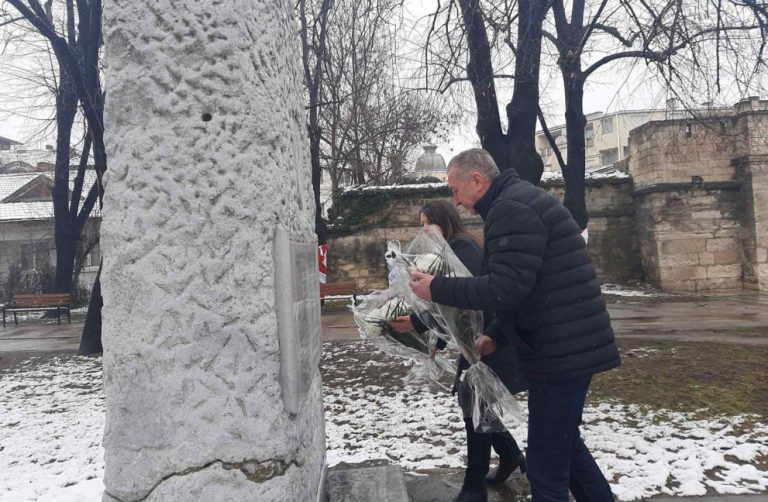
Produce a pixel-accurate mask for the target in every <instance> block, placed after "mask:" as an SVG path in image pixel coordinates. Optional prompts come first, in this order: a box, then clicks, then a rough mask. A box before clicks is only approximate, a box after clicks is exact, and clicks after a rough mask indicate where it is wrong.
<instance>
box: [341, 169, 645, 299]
mask: <svg viewBox="0 0 768 502" xmlns="http://www.w3.org/2000/svg"><path fill="white" fill-rule="evenodd" d="M542 187H543V188H545V189H547V190H549V191H550V192H551V193H552V194H553V195H555V196H556V197H558V198H560V199H561V200H562V195H563V192H564V184H563V182H562V180H555V181H548V182H545V183H543V184H542ZM387 194H388V195H387V198H388V202H387V203H386V204H384V205H383V207H382V208H381V209H379V210H377V211H375V212H374V213H372V214H371V215H369V216H368V217H366V218H365V225H361V226H360V228H358V229H355V230H350V229H339V228H337V229H332V230H331V232H330V234H329V239H328V281H329V282H333V281H340V280H354V281H355V282H356V283H357V284H358V287H360V288H362V289H363V290H371V289H382V288H385V287H386V286H387V265H386V262H385V260H384V252H385V250H386V244H387V241H389V240H398V241H400V242H401V243H402V245H403V246H405V245H406V244H407V243H408V242H409V241H410V240H411V239H413V237H414V236H415V235H416V233H417V232H418V231H419V230H420V229H421V226H420V225H419V212H420V210H421V207H422V206H423V205H424V204H425V203H426V202H428V201H429V200H432V199H438V198H448V195H449V193H448V189H447V187H446V186H445V185H441V186H437V187H433V188H430V189H428V190H426V191H425V190H420V191H418V192H416V193H414V192H413V190H411V189H409V188H402V189H395V190H387ZM587 200H588V202H587V204H588V207H589V208H590V223H589V233H590V236H589V239H590V244H589V250H590V254H591V255H592V259H593V262H594V263H595V266H596V268H597V270H598V273H599V275H600V276H601V277H602V278H603V279H604V280H608V281H618V282H625V281H627V280H639V279H642V278H643V269H642V262H641V260H640V254H639V246H638V242H637V239H636V238H635V234H634V229H635V222H634V218H635V215H634V203H633V200H632V182H631V180H630V179H629V178H618V179H598V180H590V181H589V182H588V187H587ZM459 213H460V214H461V215H462V219H463V221H464V222H465V224H466V225H467V228H468V229H469V230H470V231H471V232H473V233H475V234H476V235H477V236H478V237H482V232H483V222H482V220H481V219H480V217H479V216H473V215H470V214H469V213H468V212H467V211H466V210H465V209H464V208H459Z"/></svg>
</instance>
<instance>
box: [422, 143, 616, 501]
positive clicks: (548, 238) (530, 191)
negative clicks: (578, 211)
mask: <svg viewBox="0 0 768 502" xmlns="http://www.w3.org/2000/svg"><path fill="white" fill-rule="evenodd" d="M448 185H449V186H450V188H451V190H452V191H453V200H454V203H455V204H457V205H462V206H465V207H466V208H467V209H468V210H469V211H470V212H471V213H473V214H475V213H476V214H480V216H481V217H482V218H483V220H484V222H485V234H484V237H485V246H484V259H483V268H482V273H481V275H479V276H477V277H466V278H446V277H432V276H430V275H427V274H422V273H419V272H415V273H413V274H412V277H411V288H412V289H413V291H414V293H415V294H416V295H417V296H419V297H421V298H423V299H425V300H432V301H434V302H436V303H441V304H444V305H451V306H454V307H458V308H462V309H473V310H485V311H492V312H494V314H495V319H494V320H493V322H492V323H491V324H490V325H488V326H487V328H486V331H485V333H484V334H483V335H481V336H480V337H479V338H478V340H477V342H476V347H477V350H478V351H479V352H480V354H482V355H487V354H491V353H493V352H494V351H496V350H497V348H498V347H500V346H502V345H504V344H507V343H512V344H515V346H516V347H517V349H518V354H519V358H520V364H521V365H522V368H523V371H524V373H525V375H526V376H527V378H528V381H529V386H530V387H529V388H530V390H529V395H528V412H529V416H528V450H527V459H528V472H527V475H528V479H529V481H530V483H531V492H532V496H533V501H534V502H539V501H563V502H565V501H567V500H568V490H569V489H570V491H571V492H572V493H573V495H574V497H575V498H576V500H577V501H579V502H581V501H590V502H602V501H606V500H613V495H612V494H611V490H610V486H609V485H608V482H607V481H606V479H605V477H604V476H603V474H602V472H600V468H599V467H598V466H597V464H596V463H595V461H594V459H593V458H592V455H591V454H590V453H589V450H588V449H587V447H586V446H585V444H584V442H583V441H582V439H581V437H580V434H579V425H580V424H581V415H582V410H583V408H584V400H585V397H586V394H587V389H588V388H589V384H590V381H591V378H592V375H594V374H595V373H599V372H601V371H606V370H609V369H611V368H614V367H616V366H618V365H619V364H620V359H619V353H618V350H617V348H616V344H615V342H614V335H613V329H612V328H611V321H610V318H609V316H608V312H607V311H606V308H605V302H604V301H603V297H602V295H601V293H600V285H599V283H598V281H597V277H596V274H595V270H594V267H593V266H592V263H591V261H590V259H589V255H588V254H587V250H586V245H585V243H584V239H583V238H582V237H581V235H580V232H579V227H578V225H577V224H576V222H575V221H574V219H573V217H572V216H571V214H570V212H568V210H567V209H566V208H565V207H564V206H563V205H562V204H561V203H560V202H559V201H558V200H557V199H556V198H554V197H552V196H551V195H549V194H548V193H547V192H545V191H544V190H542V189H540V188H538V187H535V186H533V185H532V184H530V183H528V182H526V181H523V180H521V179H520V177H519V176H518V174H517V173H516V172H515V171H514V170H513V169H509V170H506V171H504V172H503V173H501V174H500V173H499V171H498V168H497V167H496V164H495V163H494V161H493V159H492V158H491V156H490V154H488V152H486V151H485V150H481V149H472V150H467V151H465V152H462V153H460V154H458V155H457V156H456V157H454V158H453V159H452V160H451V162H450V163H449V164H448Z"/></svg>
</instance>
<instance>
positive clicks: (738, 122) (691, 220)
mask: <svg viewBox="0 0 768 502" xmlns="http://www.w3.org/2000/svg"><path fill="white" fill-rule="evenodd" d="M718 114H719V115H716V116H715V115H709V116H705V117H699V118H696V119H676V120H663V121H656V122H649V123H647V124H644V125H642V126H640V127H638V128H637V129H634V130H633V131H632V132H631V133H630V140H629V144H630V157H629V159H628V163H627V166H628V172H629V175H630V176H631V177H630V178H606V179H599V178H597V179H590V180H588V181H587V207H588V209H589V213H590V222H589V252H590V255H591V256H592V261H593V262H594V264H595V266H596V267H597V270H598V273H599V275H600V277H601V278H602V279H603V280H607V281H618V282H625V281H628V280H635V279H645V280H647V281H648V282H651V283H652V284H654V285H656V286H658V287H659V288H661V289H663V290H669V291H694V292H696V291H713V290H723V289H741V288H750V289H760V290H763V291H765V290H768V101H761V100H759V99H757V98H750V99H747V100H744V101H741V102H739V103H737V104H736V105H735V106H734V107H733V109H732V110H730V111H727V110H726V111H725V112H723V110H722V109H720V110H718ZM542 186H543V187H544V188H546V189H547V190H549V191H550V192H552V193H553V194H554V195H556V196H557V197H558V198H560V199H561V200H562V196H563V190H564V188H563V184H562V181H557V180H554V181H547V182H544V183H542ZM432 190H433V192H432V193H426V192H425V191H424V190H423V189H422V190H421V191H419V190H417V189H398V190H394V191H386V190H385V191H381V193H380V194H379V195H376V196H377V197H386V198H387V200H385V201H384V200H379V202H378V204H379V208H378V209H377V210H376V211H373V212H371V214H370V215H369V216H368V217H366V219H365V221H363V222H358V223H360V224H359V225H358V226H357V227H356V230H354V231H352V232H351V233H350V229H349V228H345V229H344V230H343V231H341V232H339V231H334V232H332V233H331V238H330V240H329V244H328V259H329V280H331V281H333V280H342V279H353V280H355V281H357V282H358V284H360V286H361V287H363V288H364V289H369V288H380V287H383V286H385V284H386V265H385V263H384V259H383V256H382V255H383V253H384V248H385V246H386V241H387V240H388V239H398V240H401V241H403V242H405V241H407V240H408V239H410V238H411V237H412V236H413V235H414V233H415V232H417V231H418V225H417V224H416V222H417V221H418V213H419V208H420V207H421V206H422V204H423V203H424V202H425V201H426V200H429V199H430V198H434V197H448V195H449V194H448V191H447V189H446V188H445V187H444V186H443V187H442V188H440V187H436V188H433V189H432ZM374 193H375V192H371V194H374ZM360 195H362V193H361V194H360ZM465 220H466V221H467V223H468V224H469V226H470V228H472V229H474V230H475V231H476V232H478V233H479V232H480V231H481V230H482V222H480V221H479V219H478V218H477V217H469V216H468V215H465Z"/></svg>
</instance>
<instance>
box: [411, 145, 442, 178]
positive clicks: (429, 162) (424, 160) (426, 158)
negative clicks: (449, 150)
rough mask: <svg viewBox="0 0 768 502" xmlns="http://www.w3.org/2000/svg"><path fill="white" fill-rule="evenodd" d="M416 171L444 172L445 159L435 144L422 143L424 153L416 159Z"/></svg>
mask: <svg viewBox="0 0 768 502" xmlns="http://www.w3.org/2000/svg"><path fill="white" fill-rule="evenodd" d="M416 172H417V173H427V172H445V160H443V156H442V155H440V154H439V153H437V147H436V146H435V145H424V153H422V154H421V157H419V158H418V160H416Z"/></svg>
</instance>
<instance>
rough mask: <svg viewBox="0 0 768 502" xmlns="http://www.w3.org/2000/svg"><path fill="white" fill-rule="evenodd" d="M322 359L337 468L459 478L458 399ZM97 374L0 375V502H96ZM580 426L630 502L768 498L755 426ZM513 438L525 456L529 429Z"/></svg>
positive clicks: (87, 368)
mask: <svg viewBox="0 0 768 502" xmlns="http://www.w3.org/2000/svg"><path fill="white" fill-rule="evenodd" d="M324 349H325V350H324V356H323V378H324V385H325V409H326V431H327V436H328V462H329V464H331V465H334V464H337V463H339V462H359V461H362V460H366V459H375V458H389V459H391V460H392V461H393V462H396V463H398V464H400V465H401V466H403V467H404V468H405V469H407V470H417V469H431V468H435V467H453V468H461V467H462V465H463V457H462V456H463V453H464V431H463V425H462V422H461V419H460V416H459V412H458V407H457V406H456V405H455V401H454V397H453V396H450V395H448V394H442V393H432V392H430V391H429V390H427V389H421V388H413V387H403V385H402V383H401V378H402V376H403V375H404V374H405V372H406V371H407V369H408V367H407V365H404V364H402V363H401V362H400V361H397V360H395V359H393V358H390V357H388V356H385V355H383V354H381V353H379V352H375V351H374V349H372V347H371V346H370V345H368V344H366V343H364V342H350V343H343V344H325V346H324ZM100 372H101V361H100V360H99V359H93V358H81V357H61V358H53V359H38V360H31V361H29V362H27V363H25V364H23V365H20V366H17V367H15V368H12V369H10V370H4V371H2V372H0V501H2V502H22V501H27V500H38V501H56V502H69V501H72V502H74V501H77V502H96V501H98V500H100V496H101V491H102V490H103V484H102V482H101V476H102V473H103V470H104V462H103V450H102V448H101V446H100V443H101V434H102V430H103V427H104V396H103V388H102V385H101V374H100ZM584 419H585V424H584V428H583V430H584V436H585V439H586V441H587V444H588V445H590V447H591V449H592V451H593V453H594V455H595V457H596V458H597V461H598V463H599V464H600V465H601V466H602V468H603V469H604V471H605V473H606V475H607V476H608V478H609V480H611V483H612V486H613V490H614V492H615V493H616V494H617V495H618V496H619V498H620V499H622V500H632V499H638V498H641V497H649V496H652V495H655V494H661V493H666V494H673V495H702V494H704V493H707V491H710V492H717V493H755V492H761V491H762V492H765V491H768V471H767V470H766V465H765V459H766V458H768V425H766V424H764V423H759V422H757V423H753V422H755V418H754V417H748V416H740V417H716V418H713V419H709V420H697V419H693V418H691V417H690V416H688V415H685V414H681V413H672V412H668V411H664V410H655V411H654V410H643V409H640V408H638V407H635V406H624V405H618V404H611V403H590V404H589V406H588V408H587V410H586V411H585V417H584ZM512 433H513V435H514V436H515V437H516V439H518V441H519V442H520V443H521V444H522V445H524V444H525V426H524V425H523V424H516V425H514V426H513V427H512ZM761 459H762V460H761ZM760 462H762V463H760ZM761 469H762V470H761Z"/></svg>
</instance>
